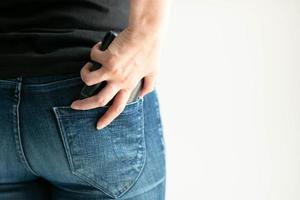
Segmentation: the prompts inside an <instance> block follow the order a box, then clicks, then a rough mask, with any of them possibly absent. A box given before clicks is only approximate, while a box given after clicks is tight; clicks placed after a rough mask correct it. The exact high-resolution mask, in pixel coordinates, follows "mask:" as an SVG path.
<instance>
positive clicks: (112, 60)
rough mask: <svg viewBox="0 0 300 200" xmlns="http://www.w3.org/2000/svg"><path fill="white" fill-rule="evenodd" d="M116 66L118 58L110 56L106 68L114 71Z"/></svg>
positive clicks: (106, 60) (106, 61)
mask: <svg viewBox="0 0 300 200" xmlns="http://www.w3.org/2000/svg"><path fill="white" fill-rule="evenodd" d="M115 65H116V57H115V56H114V55H109V56H108V57H107V58H106V59H105V66H106V67H108V68H110V69H114V68H115Z"/></svg>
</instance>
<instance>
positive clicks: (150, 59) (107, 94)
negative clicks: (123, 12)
mask: <svg viewBox="0 0 300 200" xmlns="http://www.w3.org/2000/svg"><path fill="white" fill-rule="evenodd" d="M99 45H101V42H98V43H96V44H95V45H94V46H93V47H92V49H91V52H90V58H91V60H93V61H95V62H98V63H101V64H102V67H101V68H100V69H98V70H95V71H90V70H89V69H90V67H91V66H92V63H91V62H87V63H86V64H85V65H84V66H83V68H82V69H81V71H80V75H81V78H82V80H83V82H84V83H85V84H86V85H88V86H90V85H94V84H97V83H100V82H102V81H106V82H107V84H106V86H105V87H104V88H103V89H102V90H101V91H100V92H99V93H98V94H96V95H94V96H92V97H88V98H85V99H81V100H76V101H74V102H73V103H72V104H71V107H72V108H73V109H78V110H87V109H92V108H97V107H101V106H104V105H106V104H107V103H108V102H109V101H110V100H111V99H112V98H113V97H115V98H114V100H113V103H112V105H111V106H110V107H109V108H108V110H107V111H106V112H105V114H104V115H103V116H102V117H101V118H100V119H99V120H98V122H97V129H101V128H104V127H105V126H107V125H108V124H110V123H111V122H112V121H113V120H114V119H115V118H116V117H117V116H118V115H119V114H120V113H121V112H122V111H123V110H124V108H125V106H126V103H127V101H128V99H129V97H130V94H131V92H132V91H133V89H134V88H135V86H136V85H137V84H138V82H139V81H140V80H141V79H143V78H144V81H143V87H142V89H141V91H140V93H139V96H140V97H143V96H144V95H146V94H147V93H149V92H151V91H153V90H154V87H155V82H156V77H157V74H158V70H159V67H158V62H159V55H160V50H161V48H160V39H159V36H158V35H157V34H151V33H145V32H144V31H140V32H137V31H136V30H134V31H133V30H130V29H129V28H126V29H124V31H122V32H121V33H120V34H119V35H118V36H117V37H116V38H115V39H114V40H113V42H112V43H111V44H110V46H109V47H108V49H107V50H105V51H101V50H99Z"/></svg>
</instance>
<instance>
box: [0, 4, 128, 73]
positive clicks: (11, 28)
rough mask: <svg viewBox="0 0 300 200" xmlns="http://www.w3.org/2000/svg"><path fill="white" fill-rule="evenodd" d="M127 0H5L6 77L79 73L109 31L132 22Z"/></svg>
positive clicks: (1, 61) (1, 38)
mask: <svg viewBox="0 0 300 200" xmlns="http://www.w3.org/2000/svg"><path fill="white" fill-rule="evenodd" d="M128 4H129V2H128V1H127V0H1V1H0V78H12V77H16V76H40V75H50V74H66V73H77V72H79V71H80V69H81V68H82V67H83V65H84V64H85V63H86V62H87V61H89V59H90V56H89V55H90V50H91V47H92V46H93V45H94V44H95V43H97V42H98V41H100V40H101V39H102V38H103V36H104V34H105V32H106V31H109V30H113V31H116V32H120V31H122V30H123V29H124V28H125V27H126V26H127V23H128V14H129V5H128Z"/></svg>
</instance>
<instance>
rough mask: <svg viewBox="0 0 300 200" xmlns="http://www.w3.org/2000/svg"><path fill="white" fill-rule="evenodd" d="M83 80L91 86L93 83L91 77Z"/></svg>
mask: <svg viewBox="0 0 300 200" xmlns="http://www.w3.org/2000/svg"><path fill="white" fill-rule="evenodd" d="M83 82H85V84H86V85H87V86H91V85H94V84H95V83H94V81H93V80H92V79H91V78H88V79H85V80H83Z"/></svg>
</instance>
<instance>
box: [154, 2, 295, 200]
mask: <svg viewBox="0 0 300 200" xmlns="http://www.w3.org/2000/svg"><path fill="white" fill-rule="evenodd" d="M299 57H300V1H299V0H273V1H272V0H184V1H183V0H173V3H172V6H171V13H170V18H169V26H168V32H167V38H166V40H165V43H164V49H163V56H162V62H161V71H160V74H159V78H158V82H157V90H158V94H159V98H160V104H161V112H162V118H163V122H164V133H165V140H166V148H167V149H166V151H167V200H187V199H189V200H190V199H193V200H194V199H195V200H299V199H300V123H299V122H300V65H299V64H300V59H299Z"/></svg>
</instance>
